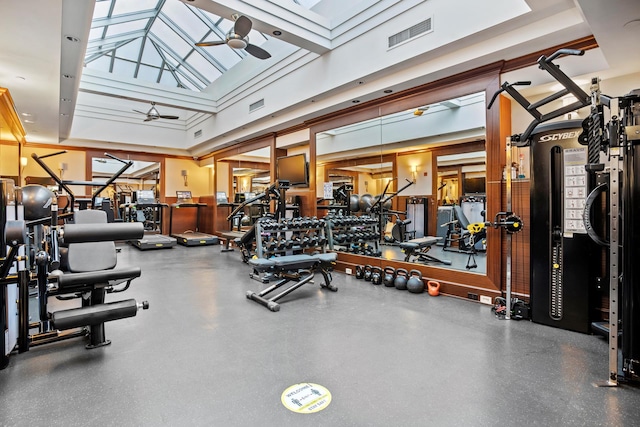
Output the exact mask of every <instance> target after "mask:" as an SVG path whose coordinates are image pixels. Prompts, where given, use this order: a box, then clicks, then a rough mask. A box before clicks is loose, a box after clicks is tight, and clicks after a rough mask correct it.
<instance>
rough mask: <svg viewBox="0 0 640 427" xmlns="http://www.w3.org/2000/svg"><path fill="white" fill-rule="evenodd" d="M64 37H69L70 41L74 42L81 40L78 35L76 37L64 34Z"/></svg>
mask: <svg viewBox="0 0 640 427" xmlns="http://www.w3.org/2000/svg"><path fill="white" fill-rule="evenodd" d="M64 38H65V39H67V40H68V41H70V42H73V43H79V42H80V39H79V38H77V37H74V36H64Z"/></svg>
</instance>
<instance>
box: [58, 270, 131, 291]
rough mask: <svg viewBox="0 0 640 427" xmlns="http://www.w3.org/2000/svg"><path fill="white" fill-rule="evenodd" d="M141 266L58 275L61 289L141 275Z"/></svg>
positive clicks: (128, 278) (105, 282)
mask: <svg viewBox="0 0 640 427" xmlns="http://www.w3.org/2000/svg"><path fill="white" fill-rule="evenodd" d="M140 274H141V270H140V267H128V268H118V269H114V270H104V271H88V272H84V273H65V274H63V275H60V276H58V286H59V287H60V288H61V289H64V288H69V287H76V286H79V285H87V286H91V285H96V284H107V283H108V282H110V281H112V280H117V281H122V280H130V279H135V278H136V277H140Z"/></svg>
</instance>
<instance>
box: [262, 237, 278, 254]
mask: <svg viewBox="0 0 640 427" xmlns="http://www.w3.org/2000/svg"><path fill="white" fill-rule="evenodd" d="M277 244H278V243H277V241H276V240H275V239H273V238H271V239H269V240H268V241H267V242H266V244H265V246H266V248H267V250H268V251H273V250H275V249H276V246H277Z"/></svg>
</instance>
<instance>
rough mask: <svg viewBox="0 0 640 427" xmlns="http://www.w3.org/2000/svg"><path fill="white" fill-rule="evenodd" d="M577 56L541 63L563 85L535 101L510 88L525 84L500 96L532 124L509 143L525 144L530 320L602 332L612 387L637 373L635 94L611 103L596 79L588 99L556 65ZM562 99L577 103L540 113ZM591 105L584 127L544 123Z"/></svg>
mask: <svg viewBox="0 0 640 427" xmlns="http://www.w3.org/2000/svg"><path fill="white" fill-rule="evenodd" d="M583 53H584V52H582V51H575V50H568V49H561V50H559V51H557V52H556V53H554V54H553V55H551V56H549V57H546V56H542V57H541V58H540V59H539V60H538V65H539V66H540V68H541V69H543V70H546V71H547V72H548V73H549V74H551V75H552V76H553V77H554V78H555V79H556V80H557V81H558V82H559V83H561V84H562V85H563V87H564V89H562V90H560V91H559V92H557V93H555V94H553V95H550V96H548V97H546V98H544V99H542V100H540V101H538V102H535V103H530V102H529V101H528V100H527V99H525V98H524V97H523V96H522V95H521V94H520V93H519V92H518V91H517V90H516V89H515V87H514V86H517V85H523V84H529V82H517V83H514V84H509V83H508V82H505V83H504V84H503V85H502V90H501V91H506V92H507V93H509V94H510V95H511V96H512V97H513V99H514V100H516V102H518V103H519V104H520V105H521V106H522V107H523V108H525V109H526V110H527V111H528V112H529V113H530V114H531V115H532V116H533V117H534V120H533V122H532V123H531V124H530V125H529V127H528V128H527V129H526V130H525V132H524V133H522V134H519V135H514V136H512V137H511V141H514V142H515V143H516V145H518V146H526V145H530V146H531V166H532V171H531V212H532V218H531V235H532V236H536V237H535V239H532V243H531V260H532V268H531V308H532V313H531V314H532V320H533V321H535V322H539V323H543V324H547V325H551V326H557V327H561V328H565V329H571V330H576V331H581V332H589V331H590V330H594V331H599V330H600V331H604V333H605V334H606V336H607V337H608V340H609V373H608V378H607V381H606V383H605V384H604V385H607V386H615V385H617V384H618V381H636V380H638V375H639V374H640V311H639V307H640V263H638V261H637V260H638V255H640V249H639V248H638V241H640V240H639V239H640V225H638V224H637V218H638V217H640V152H639V151H638V150H639V148H638V147H639V144H640V90H634V91H632V92H630V93H629V94H627V95H625V96H622V97H620V98H612V97H609V96H606V95H603V94H601V93H600V88H599V80H598V79H597V78H594V79H592V82H591V88H590V94H587V93H586V92H584V91H583V90H582V89H581V88H580V87H579V86H577V85H576V84H575V83H574V82H573V81H572V80H571V79H570V78H569V77H567V76H566V75H565V74H564V73H563V72H562V71H560V68H559V67H558V66H557V65H556V64H554V63H553V61H554V59H556V58H557V57H558V56H560V55H582V54H583ZM568 94H572V95H573V96H574V97H575V98H576V101H575V102H574V103H572V104H570V105H567V106H564V107H561V108H559V109H556V110H554V111H551V112H549V113H546V114H543V113H541V112H540V110H539V109H540V107H543V106H545V105H547V104H549V103H551V102H552V101H555V100H558V99H560V98H561V97H563V96H565V95H568ZM496 95H497V94H496ZM589 105H590V106H591V111H590V114H589V117H587V119H585V120H584V121H581V122H580V121H577V122H576V121H569V122H567V121H565V122H555V123H548V124H544V125H541V124H542V123H543V122H546V121H549V120H551V119H554V118H557V117H560V116H562V115H564V114H566V113H570V112H572V111H574V110H577V109H579V108H582V107H586V106H589ZM605 107H606V110H605ZM605 113H609V114H607V116H608V118H606V117H605ZM605 193H606V194H607V197H606V198H603V197H600V195H601V194H605ZM605 220H607V221H608V224H605V222H607V221H605ZM602 234H607V236H606V237H602ZM605 248H608V250H607V249H605ZM603 265H604V266H606V270H607V271H601V270H602V269H601V266H603ZM607 282H608V284H609V286H608V297H609V312H608V319H607V321H606V322H604V324H602V323H599V322H597V320H599V319H597V318H596V317H595V316H594V315H593V310H594V305H595V298H594V297H595V296H596V295H597V290H598V289H599V288H606V286H601V284H606V283H607ZM605 294H606V290H605ZM605 296H606V295H605Z"/></svg>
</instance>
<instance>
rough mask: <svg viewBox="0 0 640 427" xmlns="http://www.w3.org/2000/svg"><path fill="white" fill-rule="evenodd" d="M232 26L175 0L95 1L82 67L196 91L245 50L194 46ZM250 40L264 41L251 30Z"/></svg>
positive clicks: (221, 37)
mask: <svg viewBox="0 0 640 427" xmlns="http://www.w3.org/2000/svg"><path fill="white" fill-rule="evenodd" d="M298 1H303V0H298ZM304 2H305V3H314V0H304ZM232 27H233V21H230V20H226V19H223V18H221V17H220V16H217V15H213V14H211V13H209V12H206V11H203V10H200V9H197V8H195V7H192V6H189V5H187V4H185V3H182V2H180V1H179V0H136V1H132V0H96V6H95V9H94V15H93V21H92V24H91V31H90V33H89V43H88V46H87V52H86V55H85V66H86V67H87V68H89V69H95V70H99V71H104V72H109V73H113V74H118V75H122V76H125V77H129V78H135V79H140V80H144V81H146V82H152V83H158V84H161V85H167V86H171V87H179V88H187V89H191V90H194V91H201V90H203V89H204V88H206V87H207V86H208V85H210V84H211V82H213V81H214V80H216V79H217V78H218V77H220V76H221V75H222V74H223V73H224V72H225V71H227V70H228V69H230V68H231V67H233V66H234V65H235V64H236V63H238V62H240V61H241V60H242V59H243V58H244V57H245V56H247V53H246V52H245V51H244V50H237V49H232V48H231V47H229V46H227V45H222V46H215V47H210V48H200V47H195V46H194V44H195V43H196V42H200V41H204V40H206V41H210V40H224V39H225V34H226V33H227V31H228V30H229V29H230V28H232ZM249 38H250V40H251V44H254V45H257V46H260V45H261V44H262V43H264V42H265V41H266V40H267V37H266V36H265V35H263V34H262V33H260V32H258V31H255V30H252V31H251V32H250V33H249Z"/></svg>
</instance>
